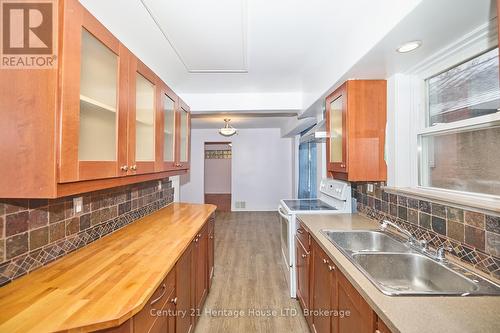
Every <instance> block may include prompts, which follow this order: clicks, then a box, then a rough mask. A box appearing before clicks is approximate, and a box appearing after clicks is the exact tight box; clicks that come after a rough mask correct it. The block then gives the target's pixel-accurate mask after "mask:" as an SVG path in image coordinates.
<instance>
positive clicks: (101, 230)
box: [0, 178, 174, 286]
mask: <svg viewBox="0 0 500 333" xmlns="http://www.w3.org/2000/svg"><path fill="white" fill-rule="evenodd" d="M161 182H162V189H161V190H159V189H158V182H157V181H151V182H145V183H141V184H134V185H129V186H124V187H119V188H115V189H110V190H104V191H97V192H92V193H87V194H83V195H79V196H83V201H84V207H83V211H82V212H81V213H79V214H78V215H76V216H75V215H74V214H73V206H72V197H68V198H61V199H55V200H36V201H34V200H29V201H28V200H7V201H5V200H4V201H3V202H0V213H3V214H2V215H0V222H2V221H7V224H4V223H0V227H1V228H2V229H1V231H2V233H1V234H0V235H2V236H3V235H9V236H8V237H2V238H0V246H2V250H1V251H0V252H1V253H0V254H1V255H2V256H1V257H0V258H1V259H2V262H1V263H0V286H2V285H4V284H6V283H9V282H10V281H12V280H14V279H17V278H19V277H21V276H23V275H25V274H27V273H30V272H32V271H33V270H35V269H37V268H39V267H41V266H44V265H47V264H48V263H50V262H52V261H54V260H56V259H59V258H61V257H63V256H64V255H66V254H68V253H71V252H73V251H75V250H77V249H79V248H81V247H83V246H86V245H88V244H90V243H92V242H94V241H95V240H97V239H99V238H101V237H104V236H106V235H108V234H110V233H112V232H114V231H116V230H118V229H120V228H122V227H124V226H126V225H128V224H130V223H132V222H134V221H136V220H137V219H140V218H142V217H144V216H146V215H149V214H151V213H153V212H155V211H157V210H159V209H161V208H163V207H165V206H166V205H168V204H169V203H171V202H172V201H173V194H174V193H173V192H174V189H173V188H172V183H171V182H170V181H169V180H168V178H166V179H164V180H162V181H161ZM63 207H64V208H63ZM12 215H15V218H13V217H12ZM19 215H22V216H27V221H26V222H23V223H26V224H27V225H23V224H22V223H21V224H20V223H19V220H20V219H19V218H18V216H19ZM40 216H41V217H40ZM9 223H13V224H14V225H9ZM16 223H17V224H16ZM4 229H5V230H4ZM15 231H19V232H18V233H17V234H14V235H11V234H12V233H13V232H15ZM25 238H26V239H25ZM16 242H19V244H20V245H18V244H16ZM16 251H17V252H19V251H23V252H21V253H17V252H16ZM4 254H5V255H6V256H7V255H10V256H12V255H13V254H14V256H12V257H7V258H4Z"/></svg>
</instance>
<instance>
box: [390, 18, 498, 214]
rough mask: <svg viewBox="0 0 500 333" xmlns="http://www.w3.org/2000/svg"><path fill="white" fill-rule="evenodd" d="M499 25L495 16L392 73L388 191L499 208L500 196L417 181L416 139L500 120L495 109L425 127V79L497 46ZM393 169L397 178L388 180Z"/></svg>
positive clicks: (474, 205)
mask: <svg viewBox="0 0 500 333" xmlns="http://www.w3.org/2000/svg"><path fill="white" fill-rule="evenodd" d="M496 25H497V23H496V19H495V20H494V22H489V23H487V24H484V25H482V26H480V27H478V28H477V29H475V30H473V31H471V32H470V33H469V34H467V35H465V36H464V37H463V38H462V39H460V40H457V41H455V42H454V43H452V44H450V45H448V46H447V47H445V48H443V49H442V50H440V51H438V52H437V53H435V54H434V55H432V56H431V57H429V58H427V59H425V60H424V61H422V62H420V63H419V64H417V65H416V66H415V67H413V68H412V69H411V70H409V71H407V72H406V73H402V74H397V75H395V76H394V77H393V81H394V82H392V84H393V85H394V87H393V89H394V94H395V100H396V101H395V105H394V106H393V110H392V112H393V113H394V114H395V115H393V116H392V117H393V118H392V119H390V118H389V119H388V120H389V122H391V123H392V124H390V126H389V131H391V130H393V131H394V132H393V133H389V135H394V138H395V142H393V144H394V145H395V148H394V150H393V151H392V154H390V161H391V163H394V164H393V165H392V170H389V171H390V172H389V182H388V187H387V190H388V191H389V192H391V190H394V191H395V192H402V193H406V194H408V195H414V196H417V197H424V198H429V199H434V200H436V201H444V202H454V203H458V204H462V205H464V206H473V207H478V208H481V209H485V210H490V209H493V210H495V211H496V210H497V209H500V196H496V195H489V194H481V193H472V192H463V191H456V190H448V189H441V188H437V187H425V186H421V185H419V169H420V165H419V163H420V161H419V155H420V152H419V149H420V147H419V142H418V138H419V136H420V135H422V134H438V133H446V132H451V131H453V130H456V129H460V128H464V127H470V126H477V125H481V124H487V123H489V122H499V121H500V112H497V113H494V114H489V115H485V116H480V117H475V118H471V119H466V120H460V121H456V122H453V123H443V124H436V125H434V126H427V116H428V111H427V87H426V80H427V79H428V78H430V77H432V76H435V75H436V74H439V73H441V72H443V71H446V70H447V69H449V68H452V67H454V66H456V65H458V64H460V63H463V62H464V61H466V60H467V59H471V58H473V57H475V56H478V55H480V54H481V53H484V52H486V51H488V50H491V49H492V48H494V47H497V46H498V39H497V34H496V30H495V31H494V33H492V31H491V28H492V27H495V29H496ZM389 97H391V96H389ZM402 108H403V109H404V108H407V109H408V110H407V111H403V110H401V109H402ZM401 111H402V112H401ZM389 117H390V116H389ZM391 127H392V129H391ZM401 127H403V128H401ZM408 135H409V138H408ZM389 142H390V140H389ZM404 145H406V147H404ZM405 148H406V149H405ZM389 149H391V148H389ZM405 150H407V151H408V154H405ZM389 151H390V150H389ZM390 152H391V151H390ZM391 155H392V156H391ZM389 169H391V167H389ZM398 169H399V170H398ZM401 169H402V170H401ZM391 173H392V178H393V179H390V178H391Z"/></svg>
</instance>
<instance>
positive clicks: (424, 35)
mask: <svg viewBox="0 0 500 333" xmlns="http://www.w3.org/2000/svg"><path fill="white" fill-rule="evenodd" d="M80 2H81V3H82V4H83V5H84V6H85V7H87V8H88V9H89V11H90V12H91V13H92V14H94V15H95V16H96V17H97V18H98V19H99V20H100V21H101V22H102V23H103V24H104V25H105V26H106V27H107V28H108V29H109V30H110V31H111V32H112V33H113V34H115V35H116V36H117V37H118V39H120V40H121V41H122V42H123V43H124V44H125V45H126V46H127V47H128V48H129V49H130V50H131V51H132V52H134V53H135V54H136V55H137V56H138V57H139V58H140V59H141V60H142V61H143V62H144V63H146V64H147V65H148V66H149V67H151V68H152V69H153V70H154V71H155V72H156V73H158V75H159V76H160V77H161V78H162V79H163V80H164V81H165V82H166V83H167V84H169V85H170V86H171V87H172V89H174V91H176V92H177V93H178V94H179V95H180V96H181V98H182V99H184V100H185V101H186V102H187V103H188V104H189V105H190V106H191V110H192V111H193V112H194V113H197V112H214V111H215V112H228V111H230V112H253V111H259V112H271V113H276V112H296V113H303V111H304V110H307V111H310V110H313V111H314V112H313V113H317V112H319V111H320V106H321V105H322V104H323V101H322V97H324V96H325V94H326V93H327V92H328V91H330V90H331V89H332V88H333V87H334V86H335V85H337V84H338V83H339V82H340V81H342V80H345V79H346V78H365V77H366V78H368V77H378V78H386V77H387V76H385V75H387V74H390V73H392V72H394V71H396V70H403V69H404V68H408V66H410V65H411V64H413V63H415V62H418V61H419V60H422V59H423V58H422V57H424V56H425V55H426V54H430V53H432V52H435V51H436V50H437V49H438V48H439V47H442V46H443V45H446V44H447V43H450V42H451V40H450V39H453V38H456V37H457V36H460V35H463V34H464V33H465V32H466V31H470V29H471V27H473V26H474V25H477V24H479V22H484V20H485V15H486V16H488V15H490V14H491V11H492V10H491V7H492V6H493V4H494V3H495V0H439V1H436V0H378V1H373V0H356V1H345V0H308V1H304V0H168V1H165V0H120V1H117V0H115V1H102V0H80ZM117 3H119V5H117ZM117 8H119V14H117V13H118V12H117ZM487 18H488V17H486V19H487ZM467 29H469V30H467ZM413 38H419V39H422V40H423V42H424V45H423V47H422V48H421V49H419V50H417V51H416V52H415V53H411V54H407V55H399V54H397V53H396V52H395V51H394V50H395V49H396V48H397V47H398V46H399V44H401V43H403V42H405V41H407V40H411V39H413ZM228 71H233V72H228ZM306 114H307V115H309V114H310V112H306ZM222 118H223V117H222ZM278 118H282V117H278ZM219 121H221V119H219ZM241 121H242V123H241V124H242V126H245V125H243V124H244V122H243V120H241ZM273 121H274V120H273ZM273 121H271V120H270V119H265V120H261V119H258V120H255V121H254V122H250V123H251V124H258V126H274V125H269V124H274V123H273ZM196 122H198V120H195V121H194V123H193V125H194V126H209V125H196ZM202 123H203V122H202ZM204 123H207V122H206V121H204ZM221 123H222V122H221ZM266 124H267V125H266ZM210 126H211V125H210ZM214 126H215V125H214ZM217 126H219V125H217ZM217 126H216V127H217ZM249 126H250V125H249ZM251 126H254V125H251ZM255 126H257V125H255ZM216 127H214V128H216ZM235 127H236V126H235Z"/></svg>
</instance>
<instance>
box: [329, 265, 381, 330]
mask: <svg viewBox="0 0 500 333" xmlns="http://www.w3.org/2000/svg"><path fill="white" fill-rule="evenodd" d="M337 276H338V278H337V288H336V289H337V297H338V308H339V310H346V311H349V316H345V317H344V318H342V319H339V320H338V332H339V333H350V332H358V333H372V332H374V330H375V320H376V317H375V313H374V312H373V310H372V309H371V307H370V306H369V305H368V303H366V301H365V300H364V299H363V297H361V295H360V294H359V293H358V292H357V291H356V289H355V288H354V287H353V286H352V284H351V283H350V282H349V281H348V280H347V278H346V277H345V276H344V275H343V274H342V273H340V272H338V274H337Z"/></svg>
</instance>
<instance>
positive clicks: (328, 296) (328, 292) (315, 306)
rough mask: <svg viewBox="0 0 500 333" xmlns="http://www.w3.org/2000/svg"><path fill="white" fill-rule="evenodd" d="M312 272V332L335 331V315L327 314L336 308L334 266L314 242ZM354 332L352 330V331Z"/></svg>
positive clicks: (326, 332)
mask: <svg viewBox="0 0 500 333" xmlns="http://www.w3.org/2000/svg"><path fill="white" fill-rule="evenodd" d="M312 255H313V273H312V279H311V283H312V284H313V285H312V300H311V301H312V304H311V308H312V310H313V311H314V313H315V315H313V317H312V327H313V332H314V333H330V332H337V324H336V321H337V317H335V316H331V315H329V314H328V311H332V310H336V309H338V307H337V297H336V290H335V288H336V285H337V282H336V279H337V277H336V274H335V273H336V272H335V270H336V267H335V266H334V265H333V263H331V262H330V258H329V257H328V256H327V255H326V254H325V252H324V251H323V249H321V247H320V246H319V245H318V244H317V243H316V242H313V243H312ZM353 332H354V331H353Z"/></svg>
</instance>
